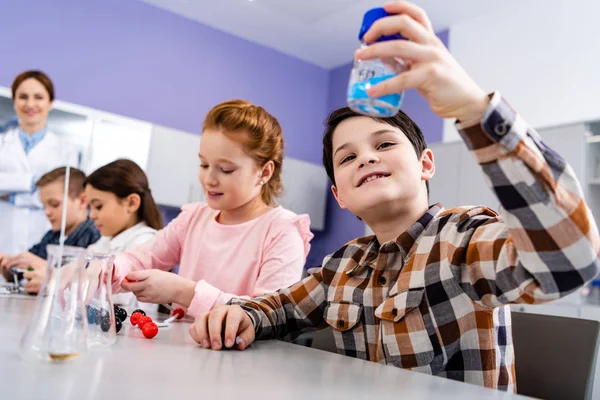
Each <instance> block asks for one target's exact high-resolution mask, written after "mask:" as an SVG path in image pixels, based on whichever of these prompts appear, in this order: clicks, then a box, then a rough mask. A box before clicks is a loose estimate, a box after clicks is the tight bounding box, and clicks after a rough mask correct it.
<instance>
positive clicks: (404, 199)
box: [332, 116, 434, 222]
mask: <svg viewBox="0 0 600 400" xmlns="http://www.w3.org/2000/svg"><path fill="white" fill-rule="evenodd" d="M332 144H333V146H332V150H333V171H334V176H335V182H336V185H335V186H332V191H333V194H334V195H335V198H336V199H337V201H338V203H339V205H340V207H342V208H347V209H348V210H350V211H351V212H352V213H354V214H355V215H357V216H358V217H360V218H362V219H365V221H366V222H368V219H373V217H377V214H380V213H383V214H387V212H386V209H389V208H392V209H396V210H398V209H408V208H410V207H411V206H412V205H413V204H415V203H416V202H417V201H418V199H421V198H422V196H423V195H424V196H425V199H427V189H426V187H425V181H427V180H429V179H430V178H431V177H432V176H433V172H434V165H433V155H432V153H431V150H429V149H425V150H424V151H423V153H422V154H421V155H420V156H419V157H417V153H416V152H415V148H414V147H413V145H412V143H411V142H410V140H409V139H408V138H407V137H406V135H405V134H404V132H402V130H401V129H400V128H397V127H394V126H391V125H389V124H387V123H385V122H380V121H377V120H374V119H372V118H369V117H363V116H357V117H351V118H348V119H346V120H344V121H342V122H341V123H340V124H339V125H338V126H337V127H336V128H335V131H334V133H333V140H332Z"/></svg>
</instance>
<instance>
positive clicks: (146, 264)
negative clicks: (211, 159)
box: [113, 203, 313, 316]
mask: <svg viewBox="0 0 600 400" xmlns="http://www.w3.org/2000/svg"><path fill="white" fill-rule="evenodd" d="M218 213H219V212H218V211H216V210H213V209H211V208H210V207H208V206H207V205H206V204H204V203H195V204H189V205H186V206H183V207H182V211H181V214H180V215H179V216H178V217H177V218H175V219H174V220H173V221H172V222H171V223H170V224H169V225H167V226H166V227H165V228H164V229H163V230H161V231H159V232H158V233H157V234H156V236H155V237H154V239H152V240H150V241H148V242H146V243H144V244H142V245H140V246H138V247H136V248H135V249H133V250H131V251H127V252H124V253H121V254H119V255H118V256H117V257H116V259H115V273H114V275H113V293H116V292H117V291H120V290H121V288H120V284H121V281H122V280H123V279H124V278H125V276H126V275H127V274H128V273H129V272H130V271H135V270H141V269H152V268H156V269H161V270H164V271H168V270H170V269H171V268H173V266H175V265H177V264H179V275H180V276H182V277H184V278H187V279H191V280H193V281H195V282H197V283H196V293H195V295H194V298H193V299H192V302H191V304H190V306H189V308H188V310H187V313H188V314H189V315H192V316H194V315H197V314H199V313H202V312H205V311H208V310H210V309H212V308H213V307H214V306H216V305H219V304H224V303H226V302H227V301H229V300H230V299H231V298H232V297H252V296H258V295H262V294H264V293H268V292H272V291H275V290H277V289H280V288H284V287H288V286H290V285H292V284H293V283H296V282H297V281H299V280H300V278H301V276H302V269H303V267H304V264H305V261H306V256H307V254H308V251H309V250H310V244H309V242H310V240H311V239H312V237H313V234H312V233H311V232H310V217H309V216H308V215H306V214H303V215H296V214H294V213H293V212H291V211H289V210H286V209H284V208H282V207H277V208H274V209H272V210H270V211H268V212H267V213H265V214H263V215H261V216H260V217H258V218H256V219H253V220H251V221H248V222H244V223H242V224H238V225H222V224H220V223H218V222H217V221H216V220H215V218H216V216H217V215H218Z"/></svg>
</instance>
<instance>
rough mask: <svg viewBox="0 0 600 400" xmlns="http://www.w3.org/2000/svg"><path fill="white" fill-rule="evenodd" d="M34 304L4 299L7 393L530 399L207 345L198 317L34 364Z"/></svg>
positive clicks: (280, 345) (404, 374) (325, 359)
mask: <svg viewBox="0 0 600 400" xmlns="http://www.w3.org/2000/svg"><path fill="white" fill-rule="evenodd" d="M34 306H35V301H34V298H33V297H31V296H26V295H12V296H0V383H1V385H0V391H1V392H0V393H1V396H0V398H2V399H7V400H8V399H111V400H115V399H125V398H131V399H133V398H135V399H144V400H152V399H161V400H164V399H178V398H182V399H184V398H185V399H191V398H199V399H217V398H218V399H219V400H226V399H235V400H240V399H268V398H275V399H285V400H287V399H290V400H293V399H311V400H314V399H337V398H348V399H350V398H351V399H373V398H375V396H378V397H377V398H384V399H385V398H388V399H392V398H403V399H417V398H418V399H438V398H459V399H461V400H468V399H477V400H479V399H508V398H511V399H512V398H524V397H521V396H516V395H513V394H508V393H504V392H500V391H495V390H490V389H485V388H482V387H479V386H475V385H470V384H463V383H459V382H454V381H451V380H448V379H443V378H437V377H432V376H429V375H425V374H420V373H414V372H409V371H404V370H402V369H399V368H395V367H391V366H385V365H380V364H375V363H370V362H366V361H362V360H358V359H353V358H349V357H345V356H341V355H337V354H331V353H328V352H324V351H320V350H315V349H310V348H306V347H303V346H298V345H294V344H289V343H284V342H281V341H263V342H257V343H254V344H253V345H252V346H251V347H250V348H249V349H247V350H246V351H235V350H228V351H213V350H204V349H202V348H200V347H198V346H197V345H196V344H195V343H194V342H193V341H192V339H191V338H190V337H189V334H188V333H187V328H188V326H189V324H188V323H175V324H174V325H172V326H171V327H169V328H161V329H160V330H159V333H158V336H156V337H155V338H154V339H146V338H144V337H143V336H142V335H141V333H140V332H139V330H137V331H136V330H134V329H130V328H131V324H130V323H129V321H128V320H127V321H126V322H125V323H124V328H123V330H121V332H120V333H119V335H118V339H117V342H116V343H115V344H114V345H113V346H112V347H109V348H105V349H94V350H89V351H87V352H86V353H85V354H83V355H82V356H80V357H79V358H77V359H74V360H72V361H71V362H68V363H64V364H52V363H44V362H31V361H24V360H22V359H21V358H20V356H19V353H18V343H19V340H20V338H21V335H22V333H23V332H24V330H25V328H26V325H27V324H28V322H29V316H30V314H31V312H32V311H33V309H34ZM179 396H181V397H179ZM184 396H185V397H184Z"/></svg>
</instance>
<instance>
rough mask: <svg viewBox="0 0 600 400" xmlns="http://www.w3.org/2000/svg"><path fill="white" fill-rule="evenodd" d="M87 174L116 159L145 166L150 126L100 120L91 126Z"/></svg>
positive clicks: (120, 120)
mask: <svg viewBox="0 0 600 400" xmlns="http://www.w3.org/2000/svg"><path fill="white" fill-rule="evenodd" d="M93 124H94V125H93V131H92V140H91V144H90V152H89V153H90V157H89V160H88V165H87V171H86V172H88V173H90V172H92V171H95V170H96V169H98V168H100V167H102V166H103V165H106V164H108V163H110V162H112V161H115V160H117V159H119V158H126V159H129V160H132V161H134V162H136V163H137V164H138V165H139V166H140V167H141V168H142V169H143V170H146V168H147V166H148V153H149V151H150V140H151V131H152V125H151V124H149V123H146V122H141V121H134V120H129V119H126V118H119V117H100V118H95V120H94V122H93Z"/></svg>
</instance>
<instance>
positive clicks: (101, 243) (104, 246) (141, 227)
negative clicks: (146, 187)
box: [87, 222, 158, 311]
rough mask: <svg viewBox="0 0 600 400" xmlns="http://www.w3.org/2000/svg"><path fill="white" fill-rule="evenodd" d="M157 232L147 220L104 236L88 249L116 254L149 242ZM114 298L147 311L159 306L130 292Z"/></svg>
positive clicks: (128, 305)
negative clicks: (145, 301)
mask: <svg viewBox="0 0 600 400" xmlns="http://www.w3.org/2000/svg"><path fill="white" fill-rule="evenodd" d="M156 232H157V231H156V229H154V228H151V227H149V226H148V225H146V223H145V222H140V223H138V224H137V225H134V226H132V227H131V228H129V229H126V230H124V231H123V232H121V233H119V234H118V235H117V236H114V237H108V236H102V237H101V238H100V240H98V241H97V242H96V243H94V244H92V245H90V246H88V248H87V249H88V252H99V253H112V254H115V255H116V254H119V253H121V252H124V251H127V250H131V249H133V248H135V247H136V246H138V245H140V244H142V243H145V242H147V241H148V240H150V239H152V238H153V237H154V235H155V234H156ZM112 299H113V303H115V304H119V305H121V306H125V307H131V308H135V307H141V308H143V309H144V310H145V311H148V310H156V309H157V307H158V306H157V305H156V304H147V303H141V302H137V301H136V298H135V296H134V294H133V293H130V292H124V293H116V294H113V296H112Z"/></svg>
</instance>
